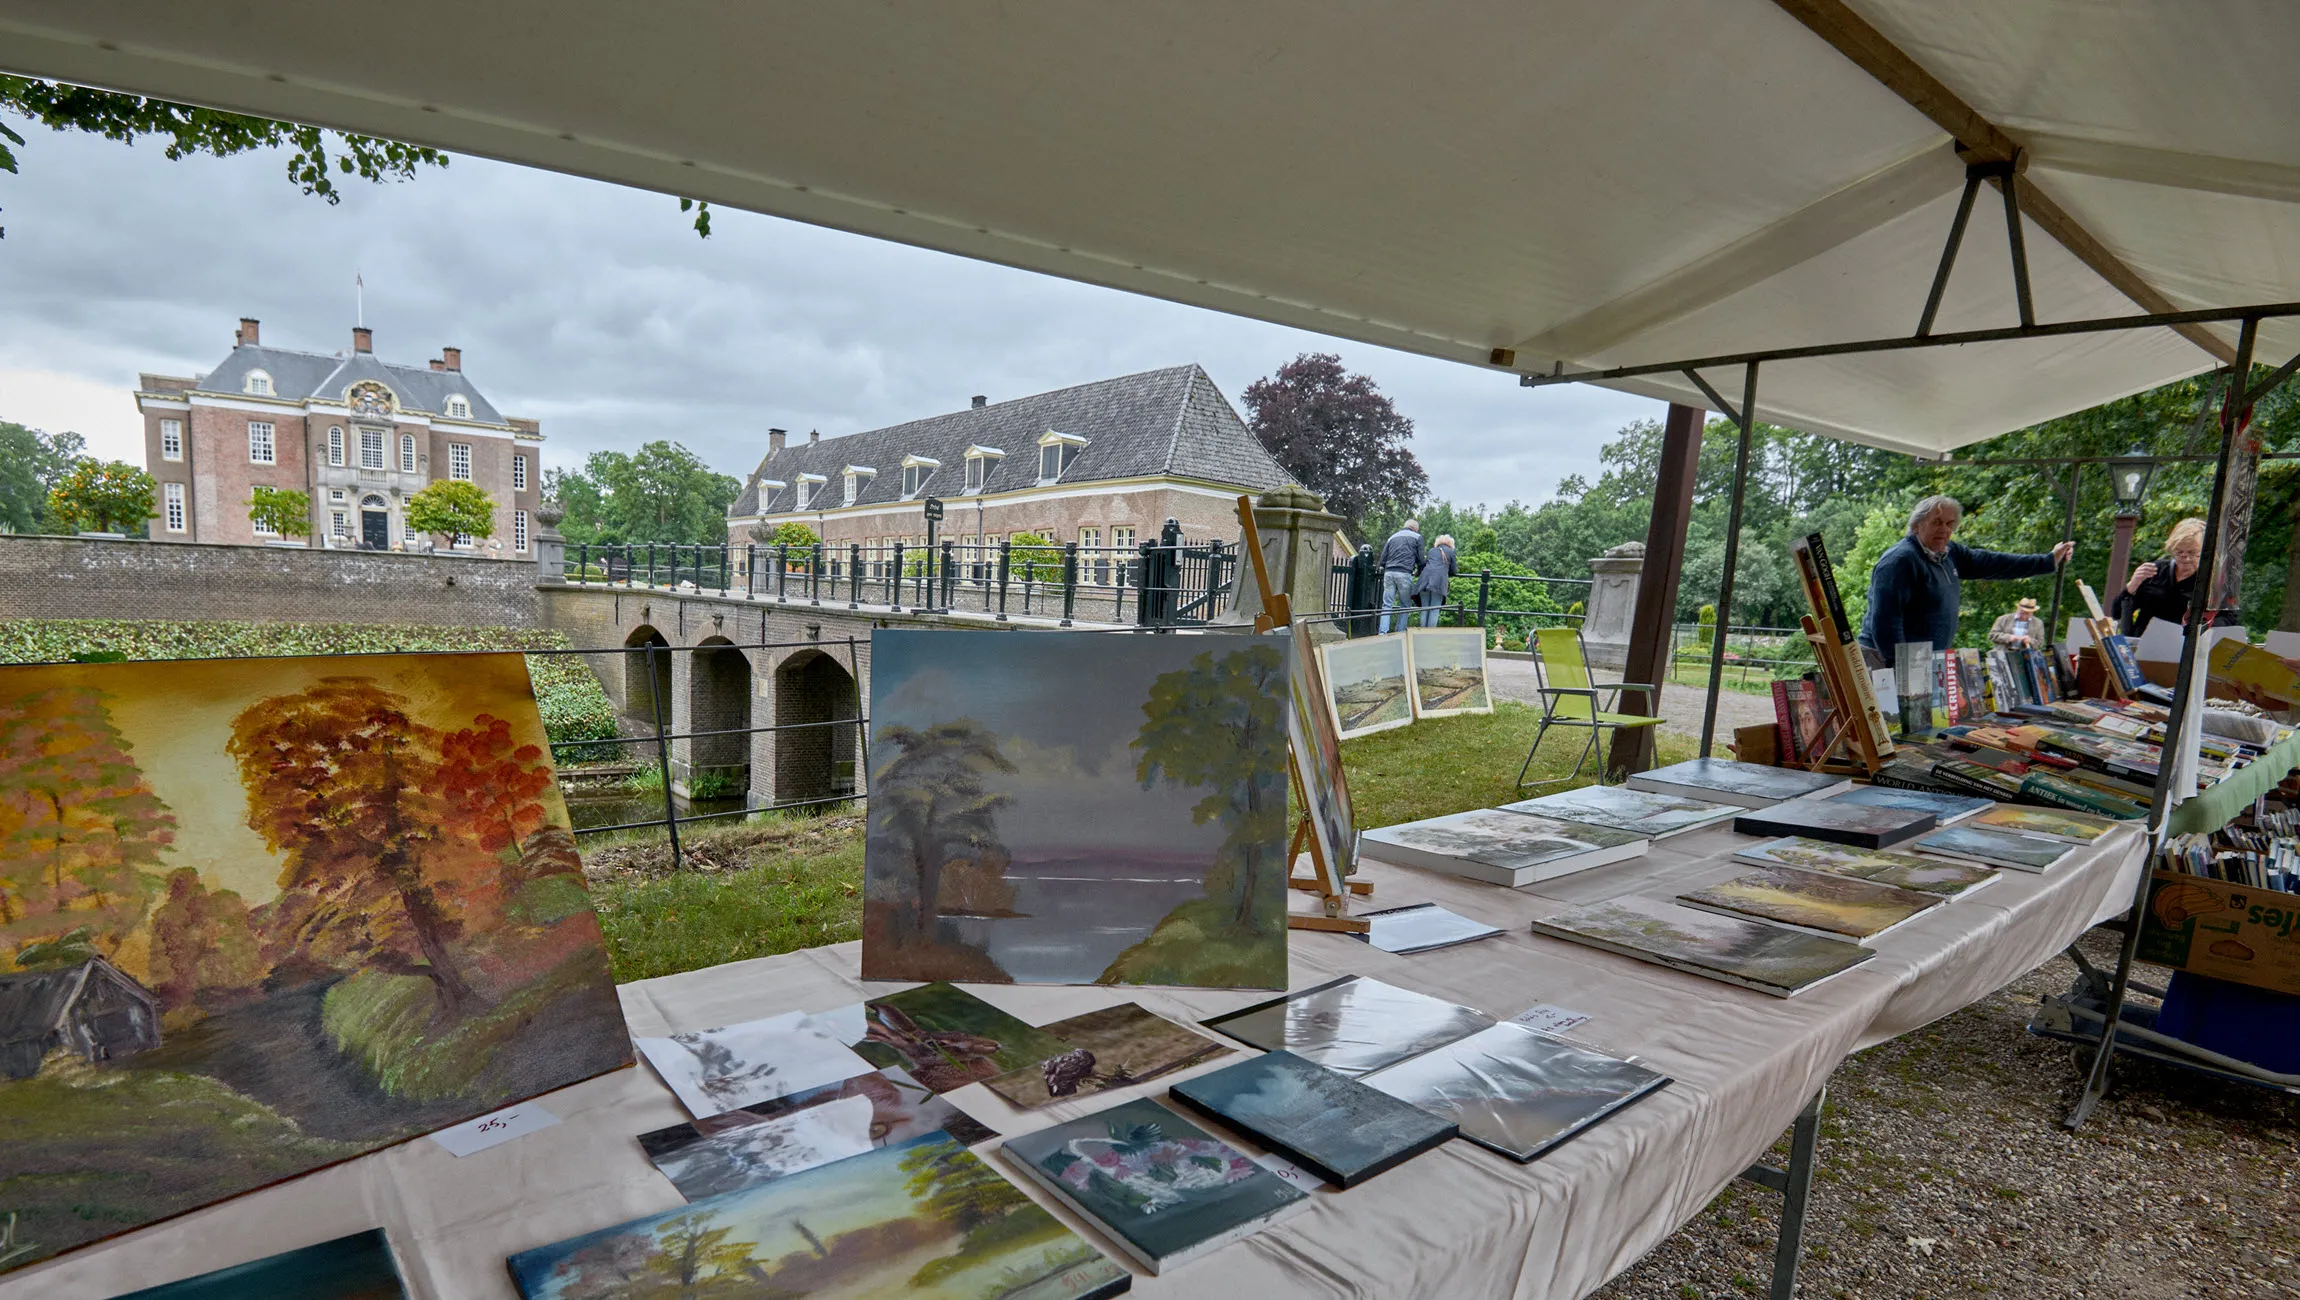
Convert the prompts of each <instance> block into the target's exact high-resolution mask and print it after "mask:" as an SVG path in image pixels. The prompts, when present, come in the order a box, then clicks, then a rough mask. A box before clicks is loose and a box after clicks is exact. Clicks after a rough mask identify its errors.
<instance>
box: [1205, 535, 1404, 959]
mask: <svg viewBox="0 0 2300 1300" xmlns="http://www.w3.org/2000/svg"><path fill="white" fill-rule="evenodd" d="M1238 527H1239V528H1240V529H1241V530H1243V531H1241V532H1240V534H1239V545H1240V548H1241V549H1242V550H1244V551H1245V553H1246V557H1247V564H1248V566H1249V567H1250V568H1252V570H1253V572H1254V587H1255V589H1256V590H1257V591H1258V592H1259V593H1260V595H1261V597H1262V612H1261V613H1260V614H1258V615H1256V616H1255V618H1254V631H1255V632H1257V633H1266V632H1269V631H1272V630H1274V629H1276V628H1281V627H1291V626H1293V622H1294V607H1293V603H1292V602H1291V601H1290V600H1288V599H1287V598H1286V593H1284V592H1282V591H1274V590H1272V589H1271V587H1270V567H1269V562H1268V561H1267V560H1265V559H1264V558H1263V556H1262V534H1261V530H1260V529H1258V528H1256V527H1255V526H1254V501H1253V498H1251V497H1247V496H1240V497H1239V498H1238ZM1295 635H1297V636H1299V635H1301V633H1299V632H1296V633H1295ZM1289 707H1291V705H1290V702H1289ZM1286 771H1287V775H1288V776H1290V777H1292V778H1293V786H1294V798H1295V799H1297V800H1298V801H1300V803H1301V805H1302V816H1301V819H1300V820H1299V821H1297V822H1295V824H1294V838H1293V841H1292V842H1291V843H1290V844H1289V845H1288V846H1287V849H1286V887H1287V888H1288V889H1296V890H1300V891H1302V892H1304V893H1310V894H1316V895H1317V896H1318V897H1319V899H1320V901H1321V907H1320V910H1319V912H1318V913H1317V914H1316V915H1303V914H1301V913H1298V912H1288V913H1287V914H1286V928H1287V929H1289V930H1327V931H1333V932H1337V933H1341V934H1364V933H1366V932H1368V931H1370V930H1372V929H1373V922H1371V921H1368V920H1366V919H1365V918H1363V917H1356V916H1351V915H1350V914H1349V900H1350V899H1351V897H1352V896H1356V897H1360V898H1363V897H1365V896H1366V895H1369V894H1371V893H1373V892H1374V887H1373V884H1372V883H1371V882H1369V881H1362V880H1345V881H1343V882H1342V890H1341V892H1340V893H1335V892H1334V891H1333V890H1332V889H1330V888H1328V887H1327V885H1326V877H1327V875H1328V868H1329V866H1330V865H1331V864H1329V863H1328V862H1327V861H1326V853H1325V850H1324V849H1323V848H1321V847H1319V845H1318V835H1317V832H1316V831H1315V830H1314V829H1313V828H1312V827H1311V825H1310V798H1309V787H1308V785H1307V783H1305V782H1304V781H1303V780H1302V760H1301V756H1300V755H1298V754H1296V753H1294V752H1293V749H1292V747H1291V746H1290V745H1289V746H1288V747H1287V750H1286ZM1305 847H1306V848H1307V849H1308V850H1309V855H1310V874H1309V875H1307V876H1301V875H1296V874H1294V863H1296V862H1298V861H1300V860H1301V857H1302V851H1303V849H1304V848H1305ZM1333 874H1335V875H1339V874H1340V873H1339V872H1338V871H1336V872H1334V873H1333Z"/></svg>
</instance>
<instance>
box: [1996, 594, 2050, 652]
mask: <svg viewBox="0 0 2300 1300" xmlns="http://www.w3.org/2000/svg"><path fill="white" fill-rule="evenodd" d="M2043 641H2044V620H2042V619H2040V618H2038V617H2037V616H2036V598H2035V597H2033V596H2023V597H2021V598H2020V603H2019V604H2017V605H2015V606H2013V607H2012V610H2011V612H2009V613H2004V614H1999V615H1997V621H1996V623H1995V624H1994V625H1993V626H1991V627H1990V628H1989V644H1990V645H1998V646H2005V647H2008V648H2011V649H2016V650H2026V649H2027V648H2029V647H2030V646H2032V645H2040V644H2042V643H2043Z"/></svg>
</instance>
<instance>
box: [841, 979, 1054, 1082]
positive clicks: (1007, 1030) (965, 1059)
mask: <svg viewBox="0 0 2300 1300" xmlns="http://www.w3.org/2000/svg"><path fill="white" fill-rule="evenodd" d="M863 1014H864V1019H865V1025H866V1029H865V1035H864V1038H863V1041H862V1042H860V1043H857V1044H855V1051H856V1052H858V1053H860V1054H861V1055H862V1056H863V1057H864V1058H865V1059H867V1060H868V1061H869V1062H870V1063H871V1064H872V1065H876V1066H879V1067H881V1068H884V1067H886V1066H890V1065H891V1066H899V1067H900V1068H902V1069H904V1070H908V1071H909V1072H910V1076H911V1077H912V1078H914V1079H916V1080H918V1081H919V1082H920V1083H921V1084H923V1085H925V1086H926V1087H927V1088H929V1089H931V1090H932V1091H934V1092H938V1093H943V1092H949V1091H950V1090H951V1089H953V1088H963V1087H965V1086H966V1085H968V1084H970V1083H974V1082H977V1081H979V1080H982V1079H989V1078H995V1077H996V1076H998V1075H1001V1074H1004V1073H1006V1072H1007V1071H1009V1070H1016V1069H1020V1068H1022V1067H1023V1066H1026V1065H1036V1064H1037V1063H1038V1062H1040V1061H1043V1060H1045V1059H1046V1058H1047V1057H1050V1056H1059V1055H1061V1054H1062V1053H1064V1052H1067V1051H1069V1050H1070V1049H1071V1047H1072V1044H1070V1043H1067V1042H1064V1041H1063V1040H1062V1039H1060V1038H1057V1037H1055V1036H1054V1035H1052V1034H1049V1033H1047V1032H1045V1031H1044V1030H1040V1029H1033V1028H1031V1027H1030V1026H1029V1025H1026V1024H1024V1023H1022V1022H1021V1021H1019V1020H1016V1019H1015V1018H1014V1017H1012V1016H1010V1015H1008V1014H1006V1013H1005V1012H1003V1011H1001V1010H999V1009H998V1008H997V1007H994V1006H992V1005H990V1004H989V1003H988V1002H985V1001H983V1000H982V999H981V998H978V997H976V996H974V995H973V994H972V993H969V992H967V991H966V990H964V989H961V988H955V987H953V986H951V985H949V984H926V985H922V986H920V987H918V988H915V989H907V990H905V991H903V992H901V993H894V994H889V995H888V996H886V997H883V998H872V999H871V1000H870V1001H868V1002H865V1003H863Z"/></svg>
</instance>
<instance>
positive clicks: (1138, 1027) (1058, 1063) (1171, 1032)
mask: <svg viewBox="0 0 2300 1300" xmlns="http://www.w3.org/2000/svg"><path fill="white" fill-rule="evenodd" d="M1045 1032H1046V1033H1049V1034H1052V1035H1054V1036H1055V1037H1057V1038H1059V1039H1061V1040H1062V1041H1064V1042H1066V1043H1071V1044H1074V1046H1072V1047H1071V1048H1070V1050H1068V1051H1066V1052H1062V1053H1059V1054H1057V1055H1054V1056H1050V1057H1047V1058H1046V1059H1045V1060H1042V1061H1039V1062H1037V1063H1036V1064H1034V1065H1026V1066H1024V1067H1023V1068H1021V1069H1019V1070H1012V1071H1009V1072H1007V1073H1005V1074H1001V1075H998V1076H997V1077H995V1078H991V1079H986V1080H984V1081H983V1086H984V1087H987V1088H989V1089H990V1090H991V1091H992V1092H995V1093H997V1094H998V1095H999V1096H1001V1097H1004V1098H1005V1099H1006V1100H1007V1102H1008V1103H1009V1104H1011V1105H1014V1106H1018V1107H1020V1108H1022V1109H1024V1110H1030V1109H1033V1108H1035V1107H1039V1106H1043V1105H1045V1104H1046V1103H1048V1102H1050V1101H1060V1100H1062V1099H1063V1098H1065V1097H1083V1096H1090V1095H1092V1094H1094V1093H1097V1092H1101V1091H1104V1090H1105V1089H1109V1088H1125V1087H1130V1086H1132V1085H1134V1084H1137V1083H1147V1082H1149V1081H1150V1080H1152V1079H1155V1078H1158V1077H1159V1076H1161V1075H1166V1074H1171V1073H1173V1072H1174V1071H1176V1070H1182V1069H1187V1068H1189V1067H1190V1066H1193V1065H1196V1064H1198V1063H1199V1062H1200V1061H1206V1060H1211V1059H1213V1058H1214V1057H1217V1056H1220V1055H1222V1054H1223V1053H1225V1052H1227V1051H1229V1050H1230V1049H1228V1048H1226V1047H1224V1046H1222V1045H1221V1044H1220V1043H1217V1042H1215V1041H1214V1040H1213V1039H1211V1038H1208V1037H1206V1036H1205V1035H1204V1034H1201V1033H1198V1032H1197V1031H1196V1030H1192V1029H1185V1028H1183V1027H1182V1026H1180V1025H1177V1024H1175V1023H1174V1022H1173V1021H1171V1020H1168V1019H1166V1018H1165V1017H1164V1016H1160V1015H1153V1014H1152V1013H1150V1012H1148V1011H1145V1010H1143V1009H1142V1008H1141V1007H1138V1006H1136V1005H1134V1004H1133V1003H1131V1002H1129V1003H1127V1004H1126V1005H1124V1006H1118V1007H1104V1008H1103V1009H1102V1010H1100V1011H1089V1012H1087V1013H1086V1014H1084V1015H1082V1016H1072V1017H1070V1018H1069V1019H1068V1020H1057V1021H1055V1022H1054V1023H1053V1024H1050V1025H1047V1026H1046V1027H1045Z"/></svg>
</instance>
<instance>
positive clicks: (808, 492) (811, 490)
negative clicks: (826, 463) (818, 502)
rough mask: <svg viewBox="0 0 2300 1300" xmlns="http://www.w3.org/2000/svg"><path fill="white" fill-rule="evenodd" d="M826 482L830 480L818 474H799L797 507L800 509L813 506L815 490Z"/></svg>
mask: <svg viewBox="0 0 2300 1300" xmlns="http://www.w3.org/2000/svg"><path fill="white" fill-rule="evenodd" d="M828 482H830V480H829V479H827V478H825V477H823V476H822V475H820V474H801V475H799V502H798V508H799V509H801V510H807V509H811V508H813V504H814V499H815V492H816V490H817V489H819V488H821V487H822V486H823V485H824V484H826V483H828Z"/></svg>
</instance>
